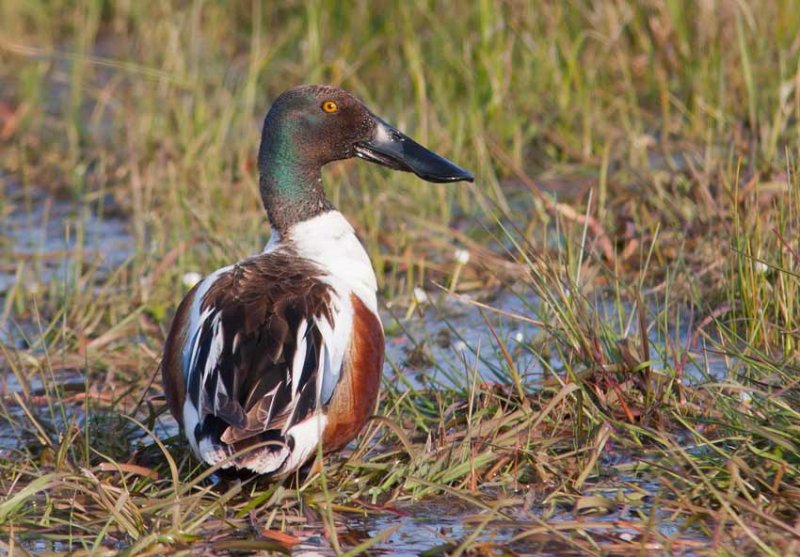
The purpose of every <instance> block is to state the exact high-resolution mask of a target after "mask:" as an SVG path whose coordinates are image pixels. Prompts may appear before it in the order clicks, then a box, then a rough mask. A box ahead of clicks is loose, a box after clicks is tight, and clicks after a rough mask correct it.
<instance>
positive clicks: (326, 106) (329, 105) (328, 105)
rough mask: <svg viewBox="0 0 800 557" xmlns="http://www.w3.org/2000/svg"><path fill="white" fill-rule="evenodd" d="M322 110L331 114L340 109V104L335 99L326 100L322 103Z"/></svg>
mask: <svg viewBox="0 0 800 557" xmlns="http://www.w3.org/2000/svg"><path fill="white" fill-rule="evenodd" d="M322 110H324V111H325V112H327V113H328V114H330V113H331V112H336V111H337V110H339V105H338V104H336V103H335V102H334V101H325V102H324V103H322Z"/></svg>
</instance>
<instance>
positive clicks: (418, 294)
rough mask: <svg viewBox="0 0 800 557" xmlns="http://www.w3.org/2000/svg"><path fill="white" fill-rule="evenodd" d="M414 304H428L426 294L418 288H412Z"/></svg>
mask: <svg viewBox="0 0 800 557" xmlns="http://www.w3.org/2000/svg"><path fill="white" fill-rule="evenodd" d="M414 302H416V303H417V304H420V305H421V304H427V303H428V293H427V292H425V290H423V289H422V288H420V287H419V286H415V287H414Z"/></svg>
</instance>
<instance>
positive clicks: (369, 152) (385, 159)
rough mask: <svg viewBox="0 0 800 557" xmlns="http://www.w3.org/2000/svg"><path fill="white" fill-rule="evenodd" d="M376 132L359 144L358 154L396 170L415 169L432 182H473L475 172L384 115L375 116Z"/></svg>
mask: <svg viewBox="0 0 800 557" xmlns="http://www.w3.org/2000/svg"><path fill="white" fill-rule="evenodd" d="M375 124H376V127H375V135H374V137H373V138H372V139H371V140H369V141H362V142H359V143H356V144H355V152H356V156H358V157H361V158H362V159H364V160H368V161H370V162H374V163H378V164H382V165H383V166H388V167H389V168H393V169H394V170H404V171H406V172H413V173H414V174H416V175H417V176H419V177H420V178H422V179H423V180H427V181H428V182H458V181H460V180H466V181H468V182H472V181H473V180H474V179H475V177H474V176H473V175H472V173H471V172H468V171H466V170H464V169H463V168H461V167H459V166H457V165H455V164H453V163H452V162H450V161H449V160H447V159H446V158H444V157H441V156H439V155H437V154H436V153H434V152H433V151H431V150H429V149H426V148H425V147H423V146H422V145H420V144H419V143H417V142H416V141H414V140H413V139H411V138H410V137H408V136H407V135H405V134H404V133H402V132H400V131H398V130H396V129H395V128H393V127H392V126H390V125H389V124H387V123H386V122H384V121H383V120H381V119H380V118H377V117H376V118H375Z"/></svg>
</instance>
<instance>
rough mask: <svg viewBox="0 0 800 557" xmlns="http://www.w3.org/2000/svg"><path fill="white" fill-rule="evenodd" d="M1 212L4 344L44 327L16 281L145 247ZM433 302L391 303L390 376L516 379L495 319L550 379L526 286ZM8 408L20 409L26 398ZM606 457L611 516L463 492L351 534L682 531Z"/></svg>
mask: <svg viewBox="0 0 800 557" xmlns="http://www.w3.org/2000/svg"><path fill="white" fill-rule="evenodd" d="M0 210H2V213H0V216H1V217H2V220H0V248H1V249H0V343H3V344H5V345H6V346H11V347H17V348H22V347H25V346H27V345H28V344H29V343H30V342H31V339H32V338H35V336H36V334H37V331H39V330H40V327H41V324H33V323H28V322H18V321H15V320H14V319H13V318H11V312H10V311H9V309H8V308H7V307H6V309H5V310H3V308H4V307H5V306H6V304H4V300H5V299H6V296H7V294H8V293H9V292H11V291H12V289H14V288H27V289H31V288H48V287H49V286H50V285H52V284H53V283H56V284H57V283H58V282H59V281H64V280H66V277H67V276H68V274H69V273H73V272H76V271H77V269H76V266H79V267H80V266H84V268H85V266H86V265H92V266H94V267H95V268H96V269H97V270H98V273H97V276H98V277H102V276H103V273H107V272H109V271H111V270H113V269H114V268H115V267H116V266H118V265H121V264H123V263H124V262H125V261H126V260H127V259H128V258H129V257H131V255H132V253H133V242H132V238H131V235H130V233H129V231H128V226H127V224H126V222H125V221H124V220H123V219H121V218H115V217H107V218H101V217H99V216H98V214H97V212H96V211H95V210H93V209H91V208H89V207H86V206H77V205H75V204H74V203H71V202H69V201H64V200H61V201H59V200H55V199H54V198H53V197H52V196H50V195H48V194H47V193H45V192H43V191H41V190H38V189H35V188H19V187H16V186H12V185H9V184H6V185H5V197H4V201H3V205H2V206H0ZM428 298H429V303H427V304H424V305H422V306H421V307H420V308H419V309H418V310H417V311H415V312H413V314H412V315H411V316H410V317H408V318H406V316H405V309H404V308H403V309H400V308H399V307H385V308H384V309H383V310H382V313H383V321H384V323H385V324H386V329H387V351H388V352H387V363H386V368H385V370H384V371H385V377H386V380H387V381H389V382H394V383H397V384H399V385H401V386H402V388H415V389H416V388H436V387H441V386H446V387H455V388H464V389H468V388H469V385H471V384H472V383H473V382H475V381H485V382H491V381H498V382H502V381H503V380H504V378H507V373H506V372H505V371H504V370H503V368H502V365H501V363H500V362H503V355H502V354H501V352H500V350H499V348H498V345H497V342H496V341H495V340H494V338H493V336H492V334H491V333H490V331H489V330H488V327H487V324H486V320H487V319H488V321H489V322H490V323H491V324H492V327H493V328H494V329H495V331H496V332H497V335H498V337H499V338H500V339H501V341H502V342H503V343H504V344H505V345H506V347H507V348H508V349H509V351H510V353H511V354H512V357H513V358H514V363H515V366H516V368H517V369H518V370H519V372H520V374H521V375H522V377H523V379H524V380H526V381H528V382H530V383H531V384H534V383H535V382H536V381H537V380H538V379H541V378H542V375H543V370H542V366H541V364H540V362H539V360H538V359H537V358H535V357H534V356H533V355H532V351H531V350H527V349H526V350H522V349H521V348H522V347H525V346H528V345H530V344H531V343H532V342H533V341H534V339H535V338H536V336H537V333H538V329H537V327H536V326H535V325H534V324H532V323H530V322H526V321H520V320H517V319H513V318H512V317H509V315H513V314H519V315H523V316H527V317H528V318H531V317H533V318H535V312H534V308H535V306H536V300H535V299H533V298H531V297H529V296H528V297H526V295H525V293H524V291H522V290H518V291H515V289H514V288H513V287H512V288H510V289H508V290H506V291H504V292H503V293H487V292H482V293H474V294H471V295H468V296H460V297H455V296H449V295H447V294H446V293H437V292H429V293H428ZM471 301H475V302H478V303H479V304H488V305H489V306H491V307H492V308H495V309H496V310H500V311H501V312H503V313H504V314H505V315H503V314H500V313H497V312H496V311H491V310H488V309H485V308H481V307H480V306H479V305H475V304H473V303H471ZM610 311H611V310H610ZM678 336H679V338H681V342H685V339H686V332H685V331H679V335H678ZM662 340H663V339H662V338H661V337H660V333H659V332H657V331H654V332H652V338H651V341H652V342H653V343H654V346H656V347H658V346H659V343H660V342H661V341H662ZM699 361H701V362H703V363H701V364H698V369H697V370H696V377H698V378H700V377H702V376H703V375H704V374H705V373H707V372H709V371H710V372H711V373H712V374H713V375H724V373H725V369H726V367H725V362H724V361H722V360H720V359H714V358H712V357H707V358H705V359H702V358H699ZM709 362H710V363H709ZM0 363H2V359H1V358H0ZM550 365H553V366H554V367H558V362H557V361H553V360H551V361H550ZM56 383H58V384H59V385H61V386H62V387H63V388H64V389H65V390H66V391H67V392H69V391H75V392H80V391H82V390H84V388H85V383H84V378H83V377H82V376H81V375H80V374H79V373H78V372H70V373H66V374H64V375H60V376H58V377H45V378H25V380H24V382H21V381H20V380H19V378H16V377H14V376H13V375H11V374H10V373H9V371H8V368H7V366H5V365H3V366H2V369H0V395H1V396H3V397H4V398H5V399H6V400H11V399H12V398H13V396H14V393H20V392H23V391H24V392H26V393H28V394H33V395H34V396H47V395H48V393H49V392H50V390H49V389H50V388H51V386H52V385H53V384H56ZM6 407H7V408H12V409H13V407H14V405H13V404H10V405H6ZM59 412H63V411H55V412H53V411H52V410H51V413H52V416H51V417H52V420H53V425H54V427H56V428H57V427H58V424H59V423H64V422H65V421H68V420H70V419H75V418H76V417H75V416H68V415H66V414H64V413H59ZM17 418H20V416H19V415H16V416H15V415H14V414H13V411H12V413H11V414H10V415H7V416H5V419H4V420H2V424H0V454H3V453H5V454H10V451H13V450H14V448H15V447H17V446H19V445H20V444H24V443H26V442H30V439H25V438H23V437H21V433H20V429H19V428H17V427H16V426H15V420H16V419H17ZM78 419H81V418H80V417H78ZM159 431H160V432H161V433H163V434H164V435H170V434H172V433H174V432H175V424H174V423H171V422H169V421H168V420H167V419H166V418H165V419H164V420H163V421H162V422H161V424H160V429H159ZM628 456H629V455H628ZM605 458H607V460H608V462H606V463H605V464H606V469H607V470H608V472H607V477H606V478H604V479H601V480H600V481H599V482H597V483H596V484H594V486H593V487H592V488H591V489H587V490H586V491H587V493H589V494H591V496H596V497H598V499H597V501H601V502H603V501H605V502H606V503H604V504H606V505H607V508H606V512H604V513H601V514H600V515H593V516H592V517H590V518H587V517H582V516H580V515H579V514H577V513H576V512H575V502H574V501H568V502H563V503H559V502H558V501H557V500H556V501H554V502H552V503H551V504H550V505H549V506H548V507H546V508H545V507H541V506H539V507H536V506H534V505H533V504H531V503H529V501H533V500H541V497H540V496H541V494H538V496H537V497H536V498H534V497H532V494H531V493H529V492H527V491H526V490H525V489H520V490H519V492H518V493H516V494H515V495H514V497H516V498H518V499H519V501H518V503H519V504H518V505H517V506H516V509H517V510H516V511H515V512H514V514H513V516H509V518H508V523H507V524H505V525H503V524H496V523H493V524H492V526H491V527H489V524H487V523H486V520H485V518H484V517H483V516H482V515H481V513H478V512H476V511H475V507H474V506H472V505H468V504H464V503H462V502H460V501H459V500H457V499H451V498H445V499H441V498H439V499H431V500H426V501H421V502H415V503H413V504H412V503H409V504H407V505H406V506H404V507H400V508H397V509H393V510H392V512H388V513H387V512H379V513H378V512H376V513H375V514H372V515H369V516H360V515H359V516H352V517H351V518H350V520H349V522H348V525H347V528H346V532H345V535H347V536H350V537H352V538H353V543H354V544H358V543H361V542H363V541H364V540H367V539H369V538H371V537H372V536H376V535H379V534H381V533H385V532H386V531H387V530H388V529H394V530H393V531H392V532H391V534H390V535H388V536H386V538H385V539H384V540H383V541H382V542H381V543H379V544H377V545H376V546H375V547H374V548H373V550H374V551H376V552H378V553H385V554H398V555H402V554H409V555H416V554H419V553H421V552H425V551H430V552H431V553H430V554H432V555H435V554H439V553H442V552H444V551H446V550H447V549H452V548H453V547H454V546H453V544H456V543H457V541H458V540H463V539H464V538H465V537H467V536H469V535H471V534H475V535H476V536H477V537H478V539H480V540H484V541H486V542H487V543H510V542H512V540H513V539H514V536H518V535H519V534H520V532H524V531H526V530H530V531H531V532H535V529H536V527H537V526H538V525H540V523H541V520H542V518H545V517H546V519H547V520H548V521H550V522H554V521H555V522H558V521H564V522H568V521H574V520H585V521H593V523H594V522H596V523H597V528H598V529H599V530H600V531H602V532H605V534H604V535H605V536H607V538H608V541H609V543H614V542H615V541H619V542H627V541H630V540H633V539H636V536H638V535H639V534H638V533H637V532H636V531H633V530H630V529H629V528H627V527H626V526H625V524H626V521H627V519H628V517H629V515H631V513H633V514H634V515H636V517H637V520H641V517H642V516H655V517H656V518H657V519H658V520H659V526H658V528H659V529H660V530H661V531H662V532H663V533H664V534H665V535H667V536H670V535H673V534H675V533H676V532H675V530H676V529H677V525H676V523H675V522H673V521H671V519H669V517H668V514H667V512H666V511H654V509H653V497H654V495H655V491H656V489H657V485H656V484H654V483H650V482H649V481H648V480H647V478H643V477H641V476H639V475H636V474H632V473H630V472H627V471H626V470H627V468H628V464H630V462H632V460H631V459H630V458H627V457H626V456H625V455H616V454H614V453H613V451H610V452H609V454H608V455H607V456H606V457H605ZM586 496H587V495H586V494H584V497H586ZM520 509H521V510H520ZM476 529H477V533H476ZM687 534H689V537H692V534H691V533H684V534H683V535H684V536H686V535H687ZM359 540H360V541H359ZM515 543H517V544H520V545H524V546H525V547H526V548H528V549H530V548H531V547H533V546H535V547H536V549H537V551H539V552H540V554H542V555H548V554H550V555H568V554H570V550H569V548H568V547H566V546H564V544H563V543H562V542H559V541H558V540H557V539H552V538H548V537H546V536H545V537H542V536H541V535H539V537H537V535H536V534H535V533H532V534H531V535H530V536H529V537H527V538H526V539H525V540H520V541H518V542H515ZM532 544H533V545H532ZM329 547H330V546H329V545H328V542H327V541H326V540H324V539H323V538H321V537H320V536H318V535H316V534H314V533H313V532H309V535H308V536H307V538H306V539H305V541H304V542H303V544H301V546H300V547H298V548H296V550H297V552H298V554H302V553H303V552H304V551H305V552H307V554H318V553H319V552H323V553H324V552H326V551H327V549H326V548H329ZM512 547H513V544H512ZM439 550H441V551H439ZM437 551H438V553H437Z"/></svg>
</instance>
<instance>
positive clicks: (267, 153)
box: [259, 85, 473, 182]
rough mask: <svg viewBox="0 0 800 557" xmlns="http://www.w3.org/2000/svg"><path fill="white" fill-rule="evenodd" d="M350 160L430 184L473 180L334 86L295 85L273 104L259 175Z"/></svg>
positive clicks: (468, 173) (262, 149)
mask: <svg viewBox="0 0 800 557" xmlns="http://www.w3.org/2000/svg"><path fill="white" fill-rule="evenodd" d="M351 157H360V158H362V159H364V160H368V161H370V162H374V163H377V164H381V165H383V166H387V167H389V168H392V169H394V170H403V171H407V172H413V173H414V174H416V175H417V176H419V177H420V178H422V179H423V180H427V181H429V182H457V181H460V180H468V181H470V182H471V181H472V180H473V176H472V174H471V173H470V172H468V171H466V170H464V169H463V168H460V167H458V166H457V165H455V164H453V163H452V162H450V161H448V160H447V159H445V158H444V157H441V156H439V155H437V154H436V153H434V152H432V151H430V150H428V149H426V148H425V147H423V146H422V145H420V144H419V143H417V142H415V141H414V140H412V139H411V138H410V137H408V136H406V135H405V134H403V133H402V132H400V131H398V130H397V129H395V128H394V127H392V126H391V125H389V124H387V123H386V122H385V121H383V120H382V119H381V118H379V117H377V116H375V115H374V114H373V113H372V112H371V111H370V110H369V109H368V108H367V107H366V106H365V105H364V103H362V102H361V101H360V100H359V99H358V98H356V97H355V96H353V95H352V94H350V93H348V92H347V91H345V90H343V89H340V88H338V87H331V86H321V85H307V86H303V87H296V88H294V89H290V90H288V91H286V92H285V93H283V94H282V95H281V96H280V97H278V99H277V100H276V101H275V103H274V104H273V105H272V108H271V109H270V111H269V114H267V118H266V120H265V121H264V129H263V132H262V138H261V149H260V151H259V169H260V171H261V173H262V176H263V175H264V174H265V172H266V170H267V168H268V167H270V165H272V166H274V165H275V164H276V163H277V164H281V163H284V164H285V163H288V164H290V165H291V164H293V165H297V166H304V167H315V168H317V169H318V168H319V167H321V166H323V165H325V164H327V163H329V162H332V161H336V160H341V159H348V158H351ZM278 161H280V162H278Z"/></svg>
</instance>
